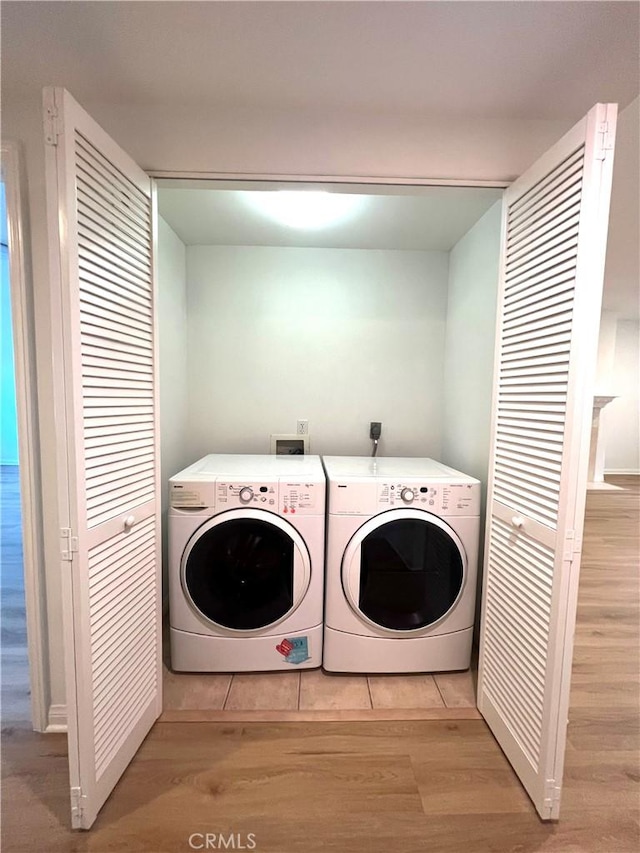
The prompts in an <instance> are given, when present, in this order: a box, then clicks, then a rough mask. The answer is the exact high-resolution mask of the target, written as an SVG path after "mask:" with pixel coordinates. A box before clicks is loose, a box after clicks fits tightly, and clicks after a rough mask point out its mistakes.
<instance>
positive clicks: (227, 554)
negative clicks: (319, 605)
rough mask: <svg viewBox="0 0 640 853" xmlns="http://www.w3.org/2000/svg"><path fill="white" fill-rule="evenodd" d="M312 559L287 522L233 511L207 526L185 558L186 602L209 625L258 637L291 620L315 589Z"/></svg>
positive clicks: (255, 512)
mask: <svg viewBox="0 0 640 853" xmlns="http://www.w3.org/2000/svg"><path fill="white" fill-rule="evenodd" d="M310 577H311V565H310V559H309V553H308V551H307V548H306V546H305V544H304V541H303V540H302V538H301V537H300V535H299V534H298V532H297V531H296V530H295V529H294V528H293V527H292V526H291V525H290V524H289V523H288V522H287V521H285V520H284V519H281V518H279V517H278V516H276V515H273V514H271V513H269V512H262V511H260V510H252V509H246V510H231V511H229V512H226V513H221V514H220V515H218V516H215V517H214V518H213V519H211V520H210V521H208V522H207V523H205V524H204V525H202V527H200V528H198V530H197V531H196V532H195V533H194V534H193V536H192V537H191V539H190V540H189V543H188V544H187V547H186V549H185V551H184V554H183V557H182V565H181V580H182V587H183V590H184V594H185V597H186V599H187V601H188V602H189V603H190V605H191V606H192V608H193V609H194V610H195V612H196V613H197V614H198V615H199V616H200V617H201V618H203V619H204V620H205V621H206V622H208V623H212V624H214V625H216V626H220V627H223V628H226V629H228V630H229V631H231V632H243V633H244V632H251V631H258V630H260V629H262V628H265V627H267V626H269V625H275V624H277V623H278V622H280V621H282V620H283V619H285V618H286V617H287V616H289V615H290V614H291V613H293V612H294V610H295V609H296V608H297V607H298V605H299V604H300V602H301V601H302V599H303V598H304V595H305V593H306V591H307V589H308V587H309V581H310Z"/></svg>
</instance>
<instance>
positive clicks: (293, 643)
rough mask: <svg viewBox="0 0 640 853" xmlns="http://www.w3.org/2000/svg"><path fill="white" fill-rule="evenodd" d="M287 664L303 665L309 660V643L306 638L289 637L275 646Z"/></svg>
mask: <svg viewBox="0 0 640 853" xmlns="http://www.w3.org/2000/svg"><path fill="white" fill-rule="evenodd" d="M276 651H278V652H280V654H281V655H282V657H283V658H284V659H285V660H286V662H287V663H303V662H304V661H306V660H309V641H308V639H307V638H306V637H290V638H287V639H284V640H283V641H282V642H281V643H278V645H277V646H276Z"/></svg>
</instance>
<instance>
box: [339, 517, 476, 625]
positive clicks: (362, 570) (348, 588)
mask: <svg viewBox="0 0 640 853" xmlns="http://www.w3.org/2000/svg"><path fill="white" fill-rule="evenodd" d="M466 576H467V556H466V554H465V550H464V547H463V545H462V543H461V541H460V539H459V538H458V536H457V535H456V533H455V532H454V531H453V530H452V529H451V528H450V527H449V525H447V524H446V522H444V521H443V520H442V519H440V518H438V517H437V516H434V515H431V514H430V513H427V512H422V511H419V510H391V511H390V512H387V513H382V514H381V515H378V516H376V517H375V518H373V519H371V520H370V521H368V522H367V523H366V524H364V525H363V526H362V527H361V528H360V529H359V530H358V531H357V532H356V533H355V535H354V536H353V537H352V539H351V541H350V542H349V545H348V547H347V549H346V551H345V554H344V559H343V564H342V583H343V587H344V591H345V595H346V597H347V600H348V601H349V603H350V605H351V607H352V608H353V610H354V611H355V612H356V613H357V614H358V615H359V616H360V617H361V618H363V619H365V620H366V621H367V622H368V623H370V624H372V625H375V626H376V627H377V628H383V629H385V631H390V632H394V633H395V632H399V633H402V634H406V633H407V632H412V631H422V630H423V629H425V628H428V627H430V626H432V625H435V624H437V623H438V622H439V621H440V620H442V619H443V618H444V617H445V616H446V615H447V614H448V613H450V611H451V610H452V609H453V608H454V607H455V605H456V603H457V602H458V600H459V599H460V596H461V594H462V590H463V588H464V585H465V581H466Z"/></svg>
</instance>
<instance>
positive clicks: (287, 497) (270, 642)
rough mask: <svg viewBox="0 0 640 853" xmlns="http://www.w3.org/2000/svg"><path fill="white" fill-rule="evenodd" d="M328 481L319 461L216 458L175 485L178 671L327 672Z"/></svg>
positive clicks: (172, 606) (172, 519) (173, 584)
mask: <svg viewBox="0 0 640 853" xmlns="http://www.w3.org/2000/svg"><path fill="white" fill-rule="evenodd" d="M325 483H326V481H325V476H324V471H323V468H322V464H321V462H320V458H319V457H318V456H258V455H255V456H254V455H222V454H212V455H209V456H205V457H204V458H203V459H201V460H199V461H198V462H196V463H194V464H193V465H191V466H190V467H189V468H185V470H184V471H181V472H180V473H179V474H176V475H175V477H172V478H171V480H170V481H169V497H170V510H169V623H170V634H171V665H172V668H173V669H174V670H176V671H179V672H248V671H262V670H282V669H299V668H303V669H308V668H312V667H319V666H320V665H321V662H322V610H323V580H324V531H325V491H326V485H325Z"/></svg>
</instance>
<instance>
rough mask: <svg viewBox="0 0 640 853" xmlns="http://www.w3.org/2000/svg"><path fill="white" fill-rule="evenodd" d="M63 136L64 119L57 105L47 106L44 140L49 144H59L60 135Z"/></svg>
mask: <svg viewBox="0 0 640 853" xmlns="http://www.w3.org/2000/svg"><path fill="white" fill-rule="evenodd" d="M60 136H62V120H61V118H60V116H59V115H58V110H57V108H56V107H47V114H46V116H45V120H44V140H45V142H46V143H47V145H57V144H58V137H60Z"/></svg>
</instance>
